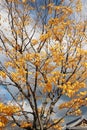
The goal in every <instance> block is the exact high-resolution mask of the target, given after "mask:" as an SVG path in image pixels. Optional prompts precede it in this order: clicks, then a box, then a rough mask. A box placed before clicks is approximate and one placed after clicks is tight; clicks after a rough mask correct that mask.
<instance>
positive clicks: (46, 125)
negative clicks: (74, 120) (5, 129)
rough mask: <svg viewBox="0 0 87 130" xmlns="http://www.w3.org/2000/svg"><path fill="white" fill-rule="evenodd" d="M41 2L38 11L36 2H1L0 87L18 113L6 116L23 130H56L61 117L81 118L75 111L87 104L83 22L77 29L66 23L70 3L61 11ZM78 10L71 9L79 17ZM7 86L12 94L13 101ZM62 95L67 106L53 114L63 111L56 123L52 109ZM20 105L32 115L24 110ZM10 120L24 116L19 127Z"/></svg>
mask: <svg viewBox="0 0 87 130" xmlns="http://www.w3.org/2000/svg"><path fill="white" fill-rule="evenodd" d="M44 1H45V5H41V6H40V7H39V8H40V9H41V11H38V8H37V3H35V2H37V1H35V0H31V1H30V2H28V1H26V0H23V1H19V0H5V1H4V6H5V9H6V11H7V14H8V17H7V21H8V28H7V32H8V33H9V35H8V34H6V30H4V29H3V30H2V29H1V30H0V35H1V37H0V40H1V44H0V53H3V55H5V56H6V61H4V62H2V61H0V65H1V67H2V70H0V75H1V78H0V82H1V84H4V85H6V86H7V90H8V92H9V93H10V95H11V96H12V98H13V100H14V101H15V102H16V103H17V105H18V107H17V108H18V109H17V110H18V111H16V112H13V113H12V114H11V115H10V116H11V117H12V118H13V121H14V122H15V123H16V125H18V126H19V127H23V128H26V129H27V130H30V129H31V130H47V129H50V128H54V129H58V130H61V129H62V126H61V123H62V122H63V119H64V117H65V116H67V115H68V114H76V115H79V114H81V110H80V108H81V107H82V106H85V105H86V104H87V96H86V95H87V91H86V90H85V88H86V79H87V50H86V49H85V46H86V44H87V43H86V21H85V22H81V21H79V22H78V23H77V22H76V21H75V20H72V19H71V17H70V16H71V15H72V14H73V11H74V10H73V8H72V6H71V5H72V2H73V1H72V2H71V1H70V2H69V4H67V6H66V5H64V4H63V3H64V1H61V2H60V5H57V4H54V1H50V0H49V1H48V2H47V3H46V0H44ZM33 4H34V5H35V6H33ZM77 4H78V2H77ZM77 4H76V7H74V9H75V8H76V10H77V11H80V10H81V3H80V4H79V6H77ZM77 7H78V8H77ZM32 11H36V14H35V15H37V16H38V18H37V19H34V18H33V17H32V15H33V14H32ZM44 11H46V14H45V16H44V18H45V19H44V18H43V17H42V15H43V13H44ZM78 13H79V12H78ZM43 19H44V20H45V21H44V20H43ZM10 86H11V87H13V88H15V89H17V93H16V96H14V93H13V92H12V91H10V89H11V87H10ZM83 88H84V89H83ZM62 95H66V96H67V97H69V101H67V102H64V103H61V104H60V105H59V106H58V109H63V108H67V111H66V113H65V114H64V115H63V117H61V118H58V119H55V118H53V117H55V115H56V113H57V111H55V109H54V108H55V105H57V103H58V102H59V101H60V98H61V96H62ZM24 101H26V102H27V104H29V106H30V108H31V110H32V111H25V110H24V109H23V104H24ZM40 101H41V105H40V106H39V105H38V103H39V102H40ZM5 107H7V106H5ZM9 107H11V106H9ZM1 109H2V106H1ZM7 110H8V109H7ZM7 110H6V112H7ZM15 114H16V115H19V116H21V115H23V116H24V121H23V122H18V121H17V120H16V117H15ZM30 115H32V117H33V120H32V121H31V119H30V117H29V116H30ZM7 116H8V113H7ZM6 119H7V118H6Z"/></svg>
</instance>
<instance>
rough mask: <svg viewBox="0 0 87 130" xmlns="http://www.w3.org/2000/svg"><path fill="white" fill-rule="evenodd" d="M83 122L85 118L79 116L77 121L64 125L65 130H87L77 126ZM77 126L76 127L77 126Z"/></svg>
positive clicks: (86, 127)
mask: <svg viewBox="0 0 87 130" xmlns="http://www.w3.org/2000/svg"><path fill="white" fill-rule="evenodd" d="M83 120H86V121H87V118H86V117H84V116H80V117H78V118H77V119H75V120H73V121H70V122H68V123H67V124H66V126H65V127H66V128H65V129H66V130H87V126H79V125H78V124H79V123H81V122H82V121H83ZM77 125H78V126H77Z"/></svg>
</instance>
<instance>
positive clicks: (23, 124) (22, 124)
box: [21, 122, 32, 128]
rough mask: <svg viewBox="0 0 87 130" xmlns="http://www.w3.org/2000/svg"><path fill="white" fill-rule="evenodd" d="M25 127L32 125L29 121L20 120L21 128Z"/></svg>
mask: <svg viewBox="0 0 87 130" xmlns="http://www.w3.org/2000/svg"><path fill="white" fill-rule="evenodd" d="M26 127H32V124H31V123H27V122H22V123H21V128H26Z"/></svg>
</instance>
